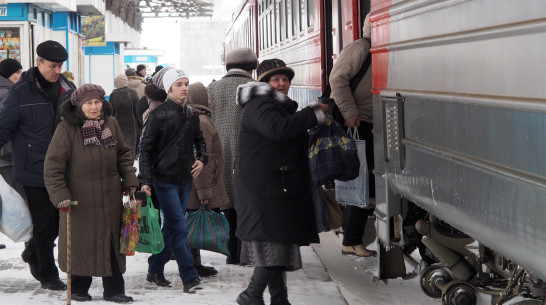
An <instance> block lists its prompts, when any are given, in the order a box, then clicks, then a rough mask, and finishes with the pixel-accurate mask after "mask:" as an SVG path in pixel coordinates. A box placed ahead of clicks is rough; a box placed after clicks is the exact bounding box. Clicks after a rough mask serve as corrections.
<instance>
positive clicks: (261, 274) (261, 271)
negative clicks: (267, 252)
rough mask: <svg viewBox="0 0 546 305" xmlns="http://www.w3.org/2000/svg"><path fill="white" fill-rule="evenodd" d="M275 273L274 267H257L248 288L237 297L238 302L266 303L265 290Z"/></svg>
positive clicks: (245, 304)
mask: <svg viewBox="0 0 546 305" xmlns="http://www.w3.org/2000/svg"><path fill="white" fill-rule="evenodd" d="M274 273H275V270H273V269H268V268H264V267H255V268H254V273H253V274H252V278H251V279H250V283H249V284H248V287H247V289H246V290H245V291H243V292H241V294H239V296H238V297H237V304H239V305H265V303H264V290H265V287H266V286H267V284H268V283H269V280H271V277H272V276H273V274H274Z"/></svg>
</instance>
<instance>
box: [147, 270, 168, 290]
mask: <svg viewBox="0 0 546 305" xmlns="http://www.w3.org/2000/svg"><path fill="white" fill-rule="evenodd" d="M146 280H147V281H148V282H150V283H154V284H156V285H157V286H159V287H170V286H171V282H169V281H167V279H166V278H165V276H164V275H163V274H155V273H148V275H146Z"/></svg>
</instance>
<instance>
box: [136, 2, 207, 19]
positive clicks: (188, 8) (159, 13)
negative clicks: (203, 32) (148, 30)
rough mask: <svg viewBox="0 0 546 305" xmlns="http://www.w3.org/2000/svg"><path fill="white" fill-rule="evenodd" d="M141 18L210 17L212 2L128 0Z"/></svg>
mask: <svg viewBox="0 0 546 305" xmlns="http://www.w3.org/2000/svg"><path fill="white" fill-rule="evenodd" d="M130 1H131V2H133V3H134V4H135V5H136V6H137V7H138V9H139V10H140V12H141V14H142V17H143V18H157V17H186V18H190V17H212V12H213V10H212V7H213V5H214V3H213V2H214V0H208V1H207V0H130Z"/></svg>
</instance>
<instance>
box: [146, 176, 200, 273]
mask: <svg viewBox="0 0 546 305" xmlns="http://www.w3.org/2000/svg"><path fill="white" fill-rule="evenodd" d="M153 184H154V185H153V186H154V191H155V193H156V194H157V199H158V200H159V202H160V204H161V210H162V211H163V216H164V217H163V228H161V231H162V233H163V239H164V240H165V248H163V251H161V252H160V253H158V254H153V255H152V256H150V257H149V258H148V272H149V273H155V274H163V272H164V269H165V264H166V263H167V262H168V261H169V260H170V258H171V254H173V253H174V257H175V258H176V263H177V264H178V272H179V273H180V278H181V279H182V282H183V283H187V282H189V281H191V280H193V279H194V278H198V277H199V274H198V273H197V270H195V267H194V266H193V256H192V254H191V251H190V247H189V245H188V228H187V227H186V215H185V214H186V207H187V206H188V200H189V198H190V192H191V187H192V184H191V183H188V184H185V185H182V186H178V185H175V184H170V183H167V182H162V181H158V180H154V182H153Z"/></svg>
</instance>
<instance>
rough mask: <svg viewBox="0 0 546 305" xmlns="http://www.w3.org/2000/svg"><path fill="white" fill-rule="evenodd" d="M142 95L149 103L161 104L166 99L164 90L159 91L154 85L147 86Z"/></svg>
mask: <svg viewBox="0 0 546 305" xmlns="http://www.w3.org/2000/svg"><path fill="white" fill-rule="evenodd" d="M144 94H145V95H146V97H147V98H148V99H150V100H151V101H158V102H163V101H165V99H166V98H167V93H165V90H163V89H159V88H158V87H157V86H156V85H155V84H153V83H152V84H148V85H146V87H145V88H144Z"/></svg>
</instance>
